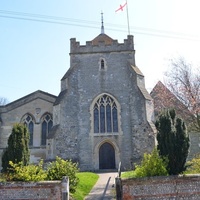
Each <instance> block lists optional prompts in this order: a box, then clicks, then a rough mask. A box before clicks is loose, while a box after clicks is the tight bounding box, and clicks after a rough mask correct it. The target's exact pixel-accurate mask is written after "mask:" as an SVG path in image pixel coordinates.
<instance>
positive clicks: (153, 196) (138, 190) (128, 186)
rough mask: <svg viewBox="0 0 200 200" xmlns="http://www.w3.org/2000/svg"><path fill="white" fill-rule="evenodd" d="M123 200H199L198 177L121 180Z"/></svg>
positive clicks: (199, 186) (199, 187)
mask: <svg viewBox="0 0 200 200" xmlns="http://www.w3.org/2000/svg"><path fill="white" fill-rule="evenodd" d="M122 191H123V198H122V199H123V200H168V199H170V200H175V199H176V200H199V199H200V175H191V176H168V177H149V178H137V179H126V180H122Z"/></svg>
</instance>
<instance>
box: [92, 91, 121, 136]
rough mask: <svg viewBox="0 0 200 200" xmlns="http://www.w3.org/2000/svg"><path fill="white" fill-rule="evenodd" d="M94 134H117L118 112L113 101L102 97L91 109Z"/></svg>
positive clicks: (106, 96) (105, 96) (104, 96)
mask: <svg viewBox="0 0 200 200" xmlns="http://www.w3.org/2000/svg"><path fill="white" fill-rule="evenodd" d="M93 116H94V133H113V132H118V111H117V106H116V103H115V101H114V99H113V98H112V97H110V96H108V95H102V96H101V97H100V98H99V99H98V100H97V101H96V103H95V105H94V108H93Z"/></svg>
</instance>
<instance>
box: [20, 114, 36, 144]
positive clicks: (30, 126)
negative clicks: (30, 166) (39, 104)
mask: <svg viewBox="0 0 200 200" xmlns="http://www.w3.org/2000/svg"><path fill="white" fill-rule="evenodd" d="M22 122H23V123H24V125H25V126H26V127H27V128H28V130H29V134H30V139H29V145H30V146H32V145H33V131H34V120H33V117H32V116H31V115H30V114H26V115H25V116H24V117H23V119H22Z"/></svg>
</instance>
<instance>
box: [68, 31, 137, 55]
mask: <svg viewBox="0 0 200 200" xmlns="http://www.w3.org/2000/svg"><path fill="white" fill-rule="evenodd" d="M70 41H71V43H70V54H77V53H78V54H84V53H99V52H120V51H134V43H133V36H132V35H128V36H127V39H124V43H118V40H113V39H112V38H110V37H109V36H107V35H106V34H100V35H99V36H97V37H96V38H94V39H93V40H92V41H87V42H86V45H80V42H78V41H76V38H71V39H70Z"/></svg>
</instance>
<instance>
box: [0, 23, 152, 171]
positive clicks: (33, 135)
mask: <svg viewBox="0 0 200 200" xmlns="http://www.w3.org/2000/svg"><path fill="white" fill-rule="evenodd" d="M153 120H154V108H153V101H152V98H151V96H150V95H149V93H148V92H147V90H146V88H145V82H144V75H143V74H142V72H141V71H140V70H139V68H138V67H137V66H136V63H135V49H134V41H133V36H132V35H128V36H127V38H126V39H124V42H123V43H119V42H118V41H117V40H114V39H112V38H111V37H110V36H108V35H106V34H105V33H104V27H103V23H102V27H101V33H100V34H99V35H98V36H97V37H95V38H94V39H92V40H91V41H87V42H86V44H85V45H80V43H79V42H78V41H77V40H76V39H75V38H72V39H71V40H70V68H69V69H68V71H67V72H66V74H64V76H63V77H62V79H61V91H60V94H59V95H58V96H55V95H52V94H49V93H47V92H43V91H40V90H38V91H36V92H34V93H31V94H29V95H27V96H25V97H22V98H20V99H18V100H16V101H14V102H11V103H9V104H7V105H4V106H0V157H2V154H3V150H4V149H5V148H6V146H7V140H8V137H9V135H10V133H11V130H12V127H13V125H14V123H20V122H21V123H24V124H26V125H27V127H28V128H29V132H30V144H29V145H30V151H31V162H34V163H37V162H38V161H39V160H40V159H44V160H45V161H49V160H53V159H55V157H56V156H59V157H61V158H63V159H71V160H73V161H76V162H78V164H79V168H80V170H82V171H95V170H103V169H117V168H118V165H119V163H120V162H121V166H122V169H123V170H129V169H131V168H132V167H133V164H134V163H136V162H138V161H140V160H141V158H142V157H143V154H144V153H145V152H151V151H152V149H153V147H154V146H155V128H154V125H153V123H152V121H153Z"/></svg>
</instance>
